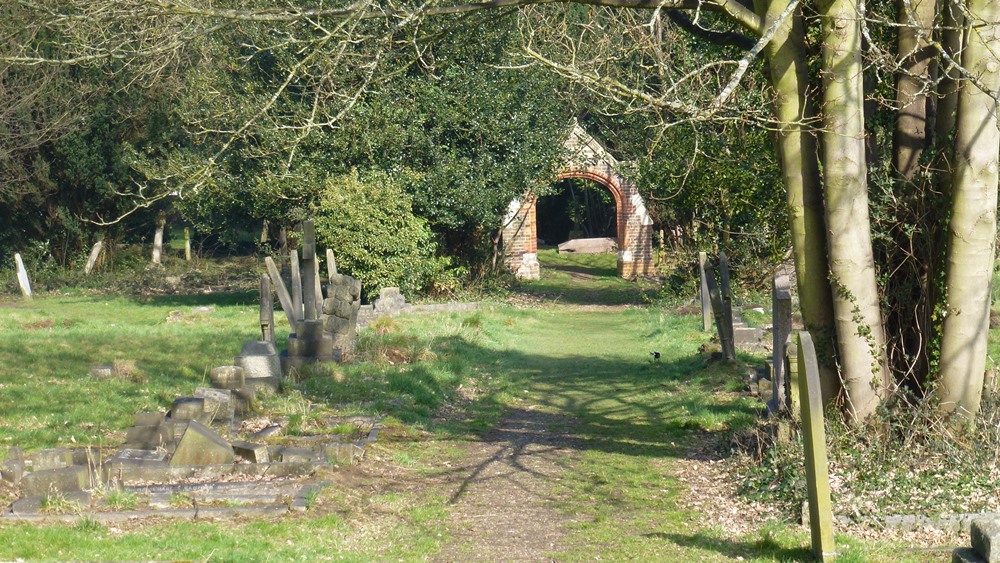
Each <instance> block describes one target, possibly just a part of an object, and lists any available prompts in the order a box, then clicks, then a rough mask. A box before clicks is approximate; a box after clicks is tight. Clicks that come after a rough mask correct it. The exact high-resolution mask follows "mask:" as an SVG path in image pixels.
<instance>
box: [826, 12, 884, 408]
mask: <svg viewBox="0 0 1000 563" xmlns="http://www.w3.org/2000/svg"><path fill="white" fill-rule="evenodd" d="M822 8H823V9H822V14H821V16H822V19H823V86H824V92H823V122H824V129H823V139H822V144H823V149H822V157H823V173H824V179H825V181H826V190H825V196H826V199H825V203H826V220H827V221H826V223H827V229H828V231H829V241H830V273H831V279H832V284H833V309H834V314H835V317H836V321H835V322H836V327H837V340H838V342H839V344H840V350H839V352H840V354H839V359H840V365H841V369H842V373H843V378H844V388H845V391H846V392H847V410H848V414H849V415H850V417H851V418H852V419H853V420H855V421H862V420H864V419H866V418H868V416H870V415H871V414H872V413H873V412H874V411H875V408H876V407H877V406H878V405H879V402H880V401H881V399H882V397H883V395H884V390H885V387H886V376H887V368H886V365H885V356H884V350H885V334H884V331H883V327H882V315H881V310H880V309H879V296H878V287H877V284H876V281H875V263H874V259H873V256H872V242H871V230H870V221H869V215H868V185H867V174H868V170H867V167H866V161H865V129H864V83H863V74H862V66H861V25H860V23H861V22H860V19H859V18H860V17H862V16H861V15H860V14H862V11H861V6H860V5H859V3H858V2H857V0H833V1H827V2H824V3H823V7H822Z"/></svg>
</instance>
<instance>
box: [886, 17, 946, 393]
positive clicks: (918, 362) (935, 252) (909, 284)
mask: <svg viewBox="0 0 1000 563" xmlns="http://www.w3.org/2000/svg"><path fill="white" fill-rule="evenodd" d="M897 4H898V6H897V9H898V16H897V23H898V24H899V37H898V42H897V46H896V56H897V60H898V64H899V72H898V73H897V77H896V101H895V106H896V107H897V108H899V109H898V112H897V114H896V126H895V131H894V133H893V151H892V169H893V184H894V185H893V193H894V194H896V195H897V197H898V200H899V204H898V208H897V209H896V212H895V221H894V222H895V224H896V225H897V228H893V229H891V230H890V231H889V233H890V234H891V236H892V238H893V240H892V242H888V243H886V244H885V245H883V246H882V248H881V250H882V252H881V253H880V254H879V263H880V264H881V265H882V266H883V267H884V268H885V270H887V271H891V272H893V274H892V276H890V278H889V279H888V280H887V281H886V286H885V287H884V288H883V290H884V291H885V293H886V295H887V296H888V298H889V299H890V300H891V301H890V305H889V307H888V309H887V310H886V331H887V333H888V334H887V337H886V338H887V340H888V361H889V365H890V366H891V367H892V369H893V371H894V372H896V373H900V374H909V375H910V376H911V377H912V381H913V382H916V383H918V384H922V383H923V382H924V381H925V379H926V376H927V372H928V368H929V355H928V343H929V341H930V340H931V336H930V335H932V334H933V332H934V328H933V320H932V313H933V310H934V302H935V299H936V292H935V291H934V290H933V288H932V287H931V286H932V285H933V283H934V278H933V276H932V273H931V272H933V271H941V270H940V269H935V264H937V263H938V262H939V261H940V260H941V256H942V255H943V253H942V252H941V249H942V248H943V242H944V239H943V238H942V237H939V236H937V235H935V225H936V224H938V222H939V220H940V218H941V217H943V213H944V210H945V209H947V207H946V206H944V205H943V202H942V201H940V197H939V196H938V194H937V193H936V192H935V190H933V189H932V188H933V185H932V184H931V182H930V181H929V179H928V177H927V176H926V175H923V174H919V172H920V170H921V168H922V167H923V164H921V156H922V155H923V153H924V151H925V150H926V149H927V148H928V147H929V146H930V145H931V143H932V141H933V139H934V135H933V129H931V127H933V126H932V124H931V121H932V120H933V118H934V115H933V111H932V108H933V107H934V104H933V103H932V97H931V95H930V94H931V93H932V90H931V89H930V88H929V87H928V84H929V81H930V75H931V64H930V63H931V61H932V60H933V59H934V55H935V54H936V53H937V51H936V50H935V49H934V48H933V47H931V46H930V39H931V37H932V33H933V25H934V17H935V15H936V13H937V10H936V7H937V6H936V4H937V0H899V2H898V3H897Z"/></svg>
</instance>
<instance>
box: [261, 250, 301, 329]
mask: <svg viewBox="0 0 1000 563" xmlns="http://www.w3.org/2000/svg"><path fill="white" fill-rule="evenodd" d="M264 265H265V266H267V273H268V275H269V276H270V277H271V284H272V285H273V286H274V290H275V291H276V292H277V293H278V302H280V303H281V310H282V311H284V312H285V318H286V319H287V320H288V326H290V327H294V326H295V323H296V321H298V320H299V319H298V317H297V316H296V315H295V306H294V304H293V303H292V296H291V295H290V294H289V293H288V289H287V288H286V287H285V281H284V280H282V279H281V272H279V271H278V266H277V265H276V264H275V263H274V259H273V258H271V257H270V256H268V257H267V258H264Z"/></svg>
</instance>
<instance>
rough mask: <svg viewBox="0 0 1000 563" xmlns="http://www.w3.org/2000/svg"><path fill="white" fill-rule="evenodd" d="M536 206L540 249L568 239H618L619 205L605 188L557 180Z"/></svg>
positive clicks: (577, 180) (573, 179)
mask: <svg viewBox="0 0 1000 563" xmlns="http://www.w3.org/2000/svg"><path fill="white" fill-rule="evenodd" d="M536 205H537V206H538V209H537V211H536V213H537V215H538V229H537V233H536V234H537V236H538V246H539V247H544V246H556V245H559V244H561V243H563V242H566V241H568V240H571V239H584V238H586V239H593V238H611V239H614V240H615V241H617V239H618V202H617V201H616V200H615V197H614V195H613V194H612V193H611V191H610V190H608V188H607V187H605V186H603V185H601V184H599V183H597V182H595V181H593V180H589V179H586V178H576V177H568V178H563V179H561V180H557V181H556V183H555V184H554V185H553V186H552V188H551V189H550V190H549V193H547V194H546V195H544V196H541V197H539V198H538V203H537V204H536Z"/></svg>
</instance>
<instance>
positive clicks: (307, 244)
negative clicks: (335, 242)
mask: <svg viewBox="0 0 1000 563" xmlns="http://www.w3.org/2000/svg"><path fill="white" fill-rule="evenodd" d="M315 262H316V228H315V226H314V224H313V221H312V219H306V220H305V221H303V222H302V306H303V307H305V311H304V315H305V316H304V318H305V320H307V321H315V320H316V319H317V318H319V317H317V316H316V285H317V284H318V283H319V282H318V280H317V279H316V264H315Z"/></svg>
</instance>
